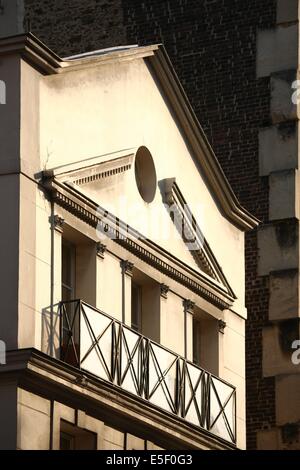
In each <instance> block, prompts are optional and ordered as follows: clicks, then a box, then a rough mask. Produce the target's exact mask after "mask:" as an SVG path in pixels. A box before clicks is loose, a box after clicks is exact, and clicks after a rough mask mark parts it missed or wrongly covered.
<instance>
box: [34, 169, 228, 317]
mask: <svg viewBox="0 0 300 470" xmlns="http://www.w3.org/2000/svg"><path fill="white" fill-rule="evenodd" d="M42 187H43V188H44V190H46V191H47V192H48V194H49V196H50V198H51V199H52V200H53V201H54V202H56V203H57V204H58V205H60V206H61V207H63V208H64V209H66V210H67V211H69V212H70V213H72V214H73V215H75V216H76V217H78V218H79V219H81V220H83V221H84V222H85V223H87V224H88V225H90V226H92V227H94V228H95V229H97V230H100V231H102V232H103V233H105V234H106V235H107V236H108V237H109V238H112V239H113V241H114V242H115V243H118V244H119V245H121V246H123V247H124V248H125V249H127V250H128V251H130V252H131V253H133V254H134V255H135V256H137V257H138V258H140V259H142V260H143V261H145V262H146V263H147V264H149V265H151V266H153V267H154V268H156V269H158V270H159V271H160V272H162V273H164V274H165V275H167V276H168V277H170V278H171V279H174V280H175V281H177V282H179V283H180V284H182V285H184V286H185V287H187V288H189V289H190V290H191V291H192V292H195V293H196V294H197V295H199V296H201V297H203V298H204V299H206V300H208V301H209V302H210V303H212V304H213V305H215V306H217V307H218V308H220V309H222V310H224V309H227V308H229V307H230V306H231V305H232V304H233V301H234V298H233V296H232V295H231V294H230V293H228V292H227V290H225V289H224V288H223V287H222V286H220V285H219V284H218V285H217V284H215V283H214V281H213V280H212V279H209V278H208V277H207V276H204V275H202V274H201V273H197V272H196V271H194V270H192V268H190V267H188V266H186V265H185V264H184V263H183V262H182V261H180V260H178V259H177V258H176V257H174V256H173V255H171V254H170V253H168V252H166V251H165V250H163V249H162V248H161V247H158V245H156V244H155V243H153V242H151V241H150V240H148V239H144V237H142V235H141V234H140V233H139V232H137V231H136V230H134V229H133V228H131V227H129V226H128V225H127V224H125V223H123V222H122V221H120V220H119V219H117V222H116V219H115V217H114V216H113V215H112V214H109V213H107V212H106V211H103V210H102V212H103V213H104V212H106V214H107V217H105V220H102V219H101V217H100V216H99V207H98V206H97V204H95V203H94V202H93V201H91V200H90V199H88V198H86V197H85V196H83V195H82V194H80V193H78V192H77V191H76V190H74V189H73V188H71V187H68V186H66V185H64V184H62V183H60V182H58V181H55V180H53V179H51V178H50V179H46V180H44V182H43V185H42Z"/></svg>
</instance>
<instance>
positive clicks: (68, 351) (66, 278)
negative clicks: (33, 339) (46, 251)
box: [61, 240, 79, 365]
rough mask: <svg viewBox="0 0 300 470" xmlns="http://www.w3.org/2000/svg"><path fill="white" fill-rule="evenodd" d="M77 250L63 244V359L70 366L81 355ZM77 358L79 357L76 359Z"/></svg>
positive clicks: (67, 244) (68, 244) (69, 244)
mask: <svg viewBox="0 0 300 470" xmlns="http://www.w3.org/2000/svg"><path fill="white" fill-rule="evenodd" d="M75 263H76V249H75V246H74V245H72V244H71V243H70V242H68V241H66V240H64V241H63V244H62V273H61V280H62V285H61V291H62V292H61V296H62V301H63V302H65V304H64V310H63V312H64V314H63V338H62V356H63V357H62V359H63V360H65V361H66V362H69V363H70V364H74V365H79V364H78V355H79V312H78V309H77V310H76V308H75V307H76V306H75V304H74V303H73V302H72V300H75V299H76V295H75V286H76V279H75V273H76V271H75V268H76V264H75ZM76 356H77V357H76Z"/></svg>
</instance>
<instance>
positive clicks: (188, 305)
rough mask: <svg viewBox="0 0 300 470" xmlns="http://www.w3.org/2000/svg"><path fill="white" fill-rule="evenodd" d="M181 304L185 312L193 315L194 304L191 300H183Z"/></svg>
mask: <svg viewBox="0 0 300 470" xmlns="http://www.w3.org/2000/svg"><path fill="white" fill-rule="evenodd" d="M182 303H183V307H184V310H185V311H186V312H188V313H194V307H195V302H192V300H190V299H184V301H183V302H182Z"/></svg>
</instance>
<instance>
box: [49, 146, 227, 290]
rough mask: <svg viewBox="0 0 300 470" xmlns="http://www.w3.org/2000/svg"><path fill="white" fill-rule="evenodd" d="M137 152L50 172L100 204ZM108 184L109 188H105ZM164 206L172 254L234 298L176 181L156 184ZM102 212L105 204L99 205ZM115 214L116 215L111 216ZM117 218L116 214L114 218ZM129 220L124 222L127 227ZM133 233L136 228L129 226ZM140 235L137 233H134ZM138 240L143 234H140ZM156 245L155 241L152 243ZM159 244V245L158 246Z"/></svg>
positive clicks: (165, 180)
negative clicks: (173, 246)
mask: <svg viewBox="0 0 300 470" xmlns="http://www.w3.org/2000/svg"><path fill="white" fill-rule="evenodd" d="M135 150H136V149H126V150H123V151H120V152H115V153H112V154H109V155H104V156H101V157H96V158H92V159H87V160H85V161H82V162H81V163H80V162H78V163H75V164H71V165H67V166H65V167H61V168H59V169H55V170H53V175H52V176H54V177H55V179H56V180H57V181H59V182H60V183H62V184H63V185H65V186H68V187H70V188H72V189H73V190H75V191H76V192H77V193H80V194H81V195H82V196H84V197H87V198H89V199H90V200H94V202H95V203H98V204H101V203H100V201H99V199H98V197H99V198H100V200H101V199H102V197H101V195H102V194H105V192H106V191H107V187H108V186H109V185H110V184H112V185H114V184H115V179H116V178H118V177H120V176H122V175H124V174H126V173H127V172H129V170H131V169H132V165H133V163H134V156H135ZM107 185H108V186H107ZM158 186H159V187H160V192H161V196H162V203H163V204H164V207H165V208H166V210H165V215H166V217H167V218H168V220H169V223H170V224H171V226H172V227H173V229H174V231H176V232H177V235H178V236H177V246H178V247H181V253H183V254H184V256H182V257H180V255H179V256H178V254H177V253H176V250H175V252H174V250H173V252H172V254H173V255H174V256H175V257H176V256H177V258H179V259H181V261H182V262H183V263H185V264H186V265H187V266H189V267H190V268H191V269H194V270H195V271H199V272H201V273H202V274H203V275H204V276H205V277H207V278H208V279H209V280H210V282H211V281H212V282H214V283H215V284H216V285H217V286H219V287H221V288H222V289H223V290H224V291H225V292H226V293H227V294H228V295H230V296H232V297H233V298H234V297H235V295H234V293H233V290H232V289H231V287H230V285H229V283H228V281H227V279H226V277H225V275H224V273H223V271H222V268H221V267H220V265H219V263H218V262H217V259H216V257H215V255H214V253H213V252H212V250H211V248H210V246H209V244H208V242H207V240H206V239H205V237H204V235H203V233H202V231H201V228H200V226H199V224H198V223H197V221H196V219H195V217H194V215H193V214H192V212H191V210H190V208H189V206H188V204H187V202H186V200H185V198H184V196H183V194H182V193H181V191H180V189H179V187H178V184H177V183H176V180H175V178H167V179H164V180H161V181H159V182H158ZM102 210H103V211H104V212H105V211H106V207H105V205H104V206H102ZM112 215H115V214H112ZM118 217H119V214H118V216H117V218H118ZM127 222H128V221H127V220H123V223H124V224H125V225H126V223H127ZM132 228H133V230H135V228H136V227H134V226H133V225H132ZM135 233H136V234H137V236H139V233H138V232H135ZM140 235H141V237H143V235H144V234H142V233H140ZM155 242H156V243H157V242H158V240H155ZM159 244H160V243H159Z"/></svg>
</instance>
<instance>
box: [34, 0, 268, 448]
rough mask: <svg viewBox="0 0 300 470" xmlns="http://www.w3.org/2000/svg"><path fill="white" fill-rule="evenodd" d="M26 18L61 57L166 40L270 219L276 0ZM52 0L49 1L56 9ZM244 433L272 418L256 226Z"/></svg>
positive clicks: (108, 6)
mask: <svg viewBox="0 0 300 470" xmlns="http://www.w3.org/2000/svg"><path fill="white" fill-rule="evenodd" d="M26 3H27V10H26V22H27V21H28V20H30V22H31V30H32V32H33V33H35V34H37V36H38V37H40V38H41V39H42V40H44V41H45V42H46V44H47V45H48V46H49V47H51V48H52V49H53V50H55V51H56V52H57V53H58V54H60V55H62V56H65V55H69V54H72V53H78V52H84V51H88V50H93V49H99V48H102V47H108V46H115V45H119V44H135V43H138V44H141V45H142V44H150V43H156V42H163V43H164V44H165V46H166V49H167V51H168V53H169V55H170V57H171V60H172V62H173V64H174V67H175V69H176V71H177V73H178V75H179V78H180V79H181V82H182V83H183V85H184V88H185V90H186V92H187V94H188V96H189V99H190V101H191V103H192V105H193V107H194V109H195V111H196V113H197V116H198V118H199V121H200V122H201V124H202V126H203V128H204V130H205V132H206V134H207V136H208V138H209V140H210V142H211V144H212V146H213V149H214V151H215V153H216V155H217V157H218V159H219V161H220V163H221V165H222V167H223V169H224V171H225V173H226V175H227V177H228V179H229V181H230V183H231V185H232V187H233V189H234V191H235V193H236V194H237V196H238V198H239V199H240V201H241V203H242V204H243V205H244V206H245V207H246V208H247V209H248V210H250V211H251V212H252V213H253V214H254V215H255V216H257V217H258V218H259V219H260V220H262V221H263V222H266V221H267V218H268V180H267V179H264V178H260V177H259V173H258V129H259V128H260V127H263V126H267V125H269V124H270V81H269V78H262V79H259V80H257V79H256V33H257V29H264V28H266V29H267V28H271V27H273V26H274V25H275V16H276V1H275V0H251V1H245V0H172V1H164V0H161V1H158V0H152V1H147V2H146V1H144V2H141V1H140V0H123V1H122V0H115V1H113V0H106V1H105V0H98V1H97V0H86V1H84V0H73V1H72V2H71V1H66V0H56V1H55V2H53V1H51V2H50V1H49V0H40V1H37V0H27V1H26ZM53 3H54V6H53ZM246 270H247V273H246V274H247V275H246V279H247V285H246V289H247V294H246V304H247V307H248V317H249V320H248V322H247V333H246V354H247V425H248V430H247V436H248V448H249V449H253V448H255V446H256V431H257V430H260V429H264V428H268V427H270V426H273V425H274V422H275V397H274V379H272V378H270V379H262V370H261V368H262V365H261V364H262V339H261V335H262V327H263V326H264V325H266V324H267V321H268V278H267V277H260V278H258V277H257V274H256V270H257V236H256V232H252V233H249V234H247V236H246Z"/></svg>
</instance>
